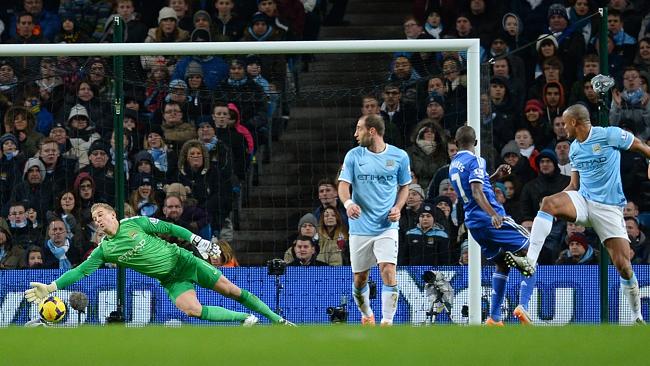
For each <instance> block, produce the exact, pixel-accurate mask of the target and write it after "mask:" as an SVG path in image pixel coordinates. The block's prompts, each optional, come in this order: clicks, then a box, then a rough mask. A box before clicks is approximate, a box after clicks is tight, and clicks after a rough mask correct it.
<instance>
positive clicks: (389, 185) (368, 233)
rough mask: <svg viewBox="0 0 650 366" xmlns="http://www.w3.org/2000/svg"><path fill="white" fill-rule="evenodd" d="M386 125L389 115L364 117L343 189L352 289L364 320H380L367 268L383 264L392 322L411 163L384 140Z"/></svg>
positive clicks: (385, 310) (387, 319) (384, 296)
mask: <svg viewBox="0 0 650 366" xmlns="http://www.w3.org/2000/svg"><path fill="white" fill-rule="evenodd" d="M384 131H385V126H384V120H383V119H382V118H381V117H380V116H378V115H374V114H372V115H367V116H363V117H361V118H360V119H359V121H358V122H357V128H356V131H355V132H354V137H355V138H356V139H357V142H358V143H359V146H358V147H355V148H353V149H352V150H350V151H348V153H347V154H346V155H345V160H344V161H343V167H342V168H341V175H340V177H339V188H338V190H339V198H340V199H341V201H343V205H344V206H345V209H346V210H347V214H348V217H349V218H350V221H349V223H350V262H351V266H352V272H353V273H354V284H353V289H352V290H353V291H352V292H353V297H354V302H355V303H356V304H357V307H358V308H359V311H360V312H361V314H362V317H361V323H362V324H364V325H374V324H375V315H374V313H373V311H372V308H370V296H369V294H370V291H369V288H368V271H369V269H370V267H372V266H373V265H375V264H379V270H380V272H381V280H382V282H383V287H382V290H381V312H382V320H381V325H383V326H390V325H392V324H393V317H394V316H395V312H396V311H397V300H398V299H399V289H398V288H397V274H396V270H395V265H396V264H397V251H398V240H397V239H398V233H397V230H398V228H399V218H400V211H401V210H402V207H403V206H404V204H405V203H406V199H407V198H408V193H409V190H408V185H409V184H410V183H411V169H410V164H409V158H408V155H407V154H406V152H405V151H404V150H401V149H399V148H397V147H395V146H392V145H389V144H387V143H385V142H384ZM350 188H352V190H353V192H352V197H351V198H350Z"/></svg>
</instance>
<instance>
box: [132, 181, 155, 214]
mask: <svg viewBox="0 0 650 366" xmlns="http://www.w3.org/2000/svg"><path fill="white" fill-rule="evenodd" d="M131 187H132V190H131V194H130V195H129V204H130V205H131V207H133V209H134V210H135V212H136V215H137V216H147V217H154V216H155V215H156V214H157V212H158V209H159V207H160V204H159V203H158V201H157V199H156V195H155V194H154V190H153V187H155V183H154V181H153V176H152V175H151V174H146V173H138V174H136V175H134V176H133V177H131Z"/></svg>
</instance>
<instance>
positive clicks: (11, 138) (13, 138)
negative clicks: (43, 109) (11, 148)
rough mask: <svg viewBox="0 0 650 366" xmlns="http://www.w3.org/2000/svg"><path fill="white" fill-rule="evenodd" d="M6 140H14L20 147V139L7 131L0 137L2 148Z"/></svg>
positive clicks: (0, 146)
mask: <svg viewBox="0 0 650 366" xmlns="http://www.w3.org/2000/svg"><path fill="white" fill-rule="evenodd" d="M5 141H12V142H13V143H14V145H16V147H18V139H17V138H16V136H14V135H13V134H11V133H5V134H4V135H2V137H0V148H2V145H3V144H4V143H5Z"/></svg>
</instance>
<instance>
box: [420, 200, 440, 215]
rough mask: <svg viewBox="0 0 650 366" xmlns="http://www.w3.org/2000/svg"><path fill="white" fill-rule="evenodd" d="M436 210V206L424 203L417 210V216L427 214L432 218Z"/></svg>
mask: <svg viewBox="0 0 650 366" xmlns="http://www.w3.org/2000/svg"><path fill="white" fill-rule="evenodd" d="M435 209H436V206H435V205H434V204H433V203H431V202H424V203H423V204H422V205H421V206H420V209H419V210H418V216H420V215H422V214H423V213H428V214H429V215H431V216H433V213H434V212H433V211H434V210H435Z"/></svg>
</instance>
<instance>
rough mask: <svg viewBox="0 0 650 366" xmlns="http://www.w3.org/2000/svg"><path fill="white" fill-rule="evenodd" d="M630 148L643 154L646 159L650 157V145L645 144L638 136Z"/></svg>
mask: <svg viewBox="0 0 650 366" xmlns="http://www.w3.org/2000/svg"><path fill="white" fill-rule="evenodd" d="M629 150H630V151H634V152H637V153H639V154H642V155H643V156H645V157H646V159H650V146H648V145H646V144H644V143H643V141H641V140H640V139H639V138H637V137H635V138H634V141H633V142H632V145H631V146H630V149H629ZM648 179H650V164H648Z"/></svg>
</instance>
